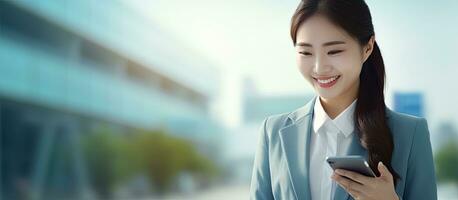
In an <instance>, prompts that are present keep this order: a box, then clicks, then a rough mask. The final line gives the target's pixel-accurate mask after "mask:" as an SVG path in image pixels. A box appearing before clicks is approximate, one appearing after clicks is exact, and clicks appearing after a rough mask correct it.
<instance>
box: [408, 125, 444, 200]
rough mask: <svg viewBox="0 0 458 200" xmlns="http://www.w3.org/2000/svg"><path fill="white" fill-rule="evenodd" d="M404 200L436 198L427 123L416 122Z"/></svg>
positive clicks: (432, 199)
mask: <svg viewBox="0 0 458 200" xmlns="http://www.w3.org/2000/svg"><path fill="white" fill-rule="evenodd" d="M403 199H404V200H410V199H428V200H430V199H431V200H434V199H437V185H436V175H435V169H434V160H433V154H432V150H431V142H430V136H429V130H428V125H427V122H426V120H425V119H423V118H422V119H420V120H419V121H418V122H417V125H416V128H415V133H414V135H413V141H412V147H411V150H410V156H409V160H408V167H407V174H406V188H405V190H404V198H403Z"/></svg>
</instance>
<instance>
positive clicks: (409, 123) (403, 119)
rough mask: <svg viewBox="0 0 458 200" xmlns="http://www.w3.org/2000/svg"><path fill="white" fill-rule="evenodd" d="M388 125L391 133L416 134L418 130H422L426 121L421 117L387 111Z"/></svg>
mask: <svg viewBox="0 0 458 200" xmlns="http://www.w3.org/2000/svg"><path fill="white" fill-rule="evenodd" d="M387 117H388V125H389V126H390V127H391V129H392V131H395V132H399V131H404V132H406V131H407V132H416V131H417V129H418V128H424V127H422V126H425V125H426V124H427V121H426V119H425V118H423V117H417V116H413V115H408V114H404V113H399V112H396V111H393V110H390V109H387Z"/></svg>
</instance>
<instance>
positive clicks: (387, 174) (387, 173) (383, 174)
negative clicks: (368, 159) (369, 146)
mask: <svg viewBox="0 0 458 200" xmlns="http://www.w3.org/2000/svg"><path fill="white" fill-rule="evenodd" d="M377 168H378V171H379V172H380V176H379V177H382V178H385V179H387V180H391V179H393V175H391V173H390V170H388V168H387V167H386V166H385V165H384V164H383V163H382V162H381V161H380V162H378V166H377Z"/></svg>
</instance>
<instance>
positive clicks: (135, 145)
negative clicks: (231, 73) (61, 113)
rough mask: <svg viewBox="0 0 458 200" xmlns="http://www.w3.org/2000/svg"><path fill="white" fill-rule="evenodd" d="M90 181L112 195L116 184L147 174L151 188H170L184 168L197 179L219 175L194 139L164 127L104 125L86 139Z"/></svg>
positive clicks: (104, 195) (103, 194) (105, 194)
mask: <svg viewBox="0 0 458 200" xmlns="http://www.w3.org/2000/svg"><path fill="white" fill-rule="evenodd" d="M83 146H84V151H85V156H86V158H87V162H88V163H87V165H88V168H89V174H90V177H91V184H92V185H93V187H94V188H95V189H96V191H97V193H98V194H99V195H100V197H101V198H104V199H106V198H110V195H111V194H112V192H113V190H114V189H115V187H116V186H118V185H121V184H123V183H125V182H126V181H129V179H131V178H133V177H134V176H136V175H139V174H146V175H147V178H148V180H149V181H150V182H151V183H152V186H153V188H151V190H152V191H154V192H156V193H158V194H163V193H166V192H167V191H169V190H170V189H171V186H172V185H173V184H174V181H176V180H177V176H178V175H179V174H180V173H182V172H188V173H190V174H192V175H193V177H194V178H195V180H196V181H197V182H199V181H201V182H205V181H209V179H213V178H215V177H217V175H218V173H219V172H218V168H217V167H216V165H215V164H214V163H213V162H212V161H211V160H210V159H208V158H206V157H205V156H204V155H203V154H201V153H200V152H198V151H197V150H196V148H195V146H194V145H193V143H192V142H190V141H188V140H185V139H182V138H179V137H176V136H173V135H171V134H170V133H167V132H166V131H162V130H156V131H146V130H135V131H131V132H129V133H127V134H119V133H112V132H111V131H109V129H101V130H98V131H96V132H95V133H93V134H88V135H87V136H86V137H84V139H83Z"/></svg>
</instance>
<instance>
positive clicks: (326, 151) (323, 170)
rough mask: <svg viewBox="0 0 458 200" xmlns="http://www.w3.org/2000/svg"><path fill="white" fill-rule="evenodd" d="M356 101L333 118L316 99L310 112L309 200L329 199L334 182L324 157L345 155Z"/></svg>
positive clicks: (351, 132)
mask: <svg viewBox="0 0 458 200" xmlns="http://www.w3.org/2000/svg"><path fill="white" fill-rule="evenodd" d="M355 106H356V99H355V100H354V101H353V103H351V104H350V105H349V106H348V107H347V108H346V109H345V110H344V111H343V112H342V113H340V114H339V115H338V116H337V117H336V118H335V119H333V120H332V119H331V118H330V117H329V116H328V114H327V113H326V112H325V110H324V109H323V106H322V104H321V100H320V97H317V98H316V101H315V107H314V112H313V131H312V134H311V141H310V168H309V170H310V171H309V183H310V190H311V196H312V200H321V199H324V200H331V198H333V196H334V195H333V193H334V190H335V187H336V185H335V183H333V181H332V179H331V175H332V172H333V170H332V168H331V167H329V165H328V164H327V163H326V160H325V159H326V157H327V156H342V155H345V154H346V152H347V150H348V148H349V146H350V143H351V141H352V134H353V131H354V119H353V115H354V110H355Z"/></svg>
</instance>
